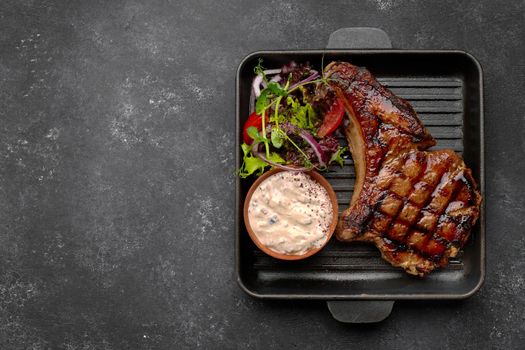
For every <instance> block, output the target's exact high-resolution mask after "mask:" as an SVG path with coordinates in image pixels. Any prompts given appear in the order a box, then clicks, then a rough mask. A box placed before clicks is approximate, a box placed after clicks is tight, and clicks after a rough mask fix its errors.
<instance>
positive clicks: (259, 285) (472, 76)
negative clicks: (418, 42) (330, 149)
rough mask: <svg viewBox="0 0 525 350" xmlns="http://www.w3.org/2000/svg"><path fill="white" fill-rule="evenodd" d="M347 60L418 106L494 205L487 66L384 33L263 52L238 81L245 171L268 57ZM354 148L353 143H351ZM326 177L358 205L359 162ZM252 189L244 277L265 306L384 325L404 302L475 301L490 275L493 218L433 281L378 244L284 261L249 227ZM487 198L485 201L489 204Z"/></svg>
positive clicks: (243, 236)
mask: <svg viewBox="0 0 525 350" xmlns="http://www.w3.org/2000/svg"><path fill="white" fill-rule="evenodd" d="M323 55H324V62H325V63H329V62H331V61H333V60H347V61H350V62H351V63H353V64H356V65H361V66H365V67H367V68H368V69H369V70H370V71H371V72H372V73H373V74H374V75H375V76H376V77H377V78H378V79H379V81H381V82H382V83H383V84H385V85H387V86H388V87H389V88H390V89H391V90H393V91H394V93H396V94H398V95H399V96H401V97H403V98H405V99H407V100H409V101H410V102H411V103H412V105H413V106H414V108H415V109H416V111H417V112H418V114H419V116H420V117H421V119H422V120H423V122H424V123H425V125H426V126H427V127H428V128H429V130H430V132H431V133H432V135H433V136H434V137H435V138H436V139H437V141H438V144H437V146H435V147H434V148H433V149H443V148H452V149H454V150H455V151H456V152H458V153H459V154H461V155H462V156H463V158H464V159H465V162H466V164H467V165H468V166H469V167H470V168H471V169H472V171H473V175H474V178H475V179H476V181H477V182H478V184H479V188H480V191H481V194H482V195H483V196H484V193H485V185H484V154H483V76H482V71H481V66H480V65H479V63H478V61H477V60H476V59H475V58H474V57H472V56H471V55H470V54H468V53H465V52H463V51H451V50H447V51H443V50H439V51H436V50H425V51H421V50H394V49H392V45H391V43H390V39H389V37H388V36H387V34H386V33H385V32H383V31H382V30H380V29H377V28H344V29H340V30H338V31H336V32H334V33H332V35H331V36H330V39H329V41H328V48H327V49H326V50H313V51H261V52H255V53H252V54H250V55H248V56H247V57H246V58H244V59H243V61H242V62H241V64H240V66H239V69H238V72H237V121H236V136H237V138H236V145H235V146H236V166H237V167H239V165H240V161H241V158H240V154H239V152H240V151H239V150H240V147H239V145H240V142H242V141H241V133H240V130H241V126H242V125H243V123H244V121H245V120H246V118H247V116H248V114H249V113H248V109H249V107H248V104H249V94H250V86H251V82H252V79H253V67H254V66H255V65H256V64H257V61H258V59H259V58H263V60H264V65H265V66H266V67H279V66H280V65H282V64H284V63H287V62H289V61H291V60H295V61H297V62H301V61H309V62H310V63H312V64H314V65H315V66H317V67H320V65H321V59H322V57H323ZM341 142H342V143H343V144H345V140H344V139H343V138H341ZM332 170H333V172H330V173H328V174H326V175H325V177H326V178H327V179H328V180H329V182H330V183H331V184H332V186H333V187H334V189H335V191H336V194H337V197H338V200H339V209H340V210H341V211H342V210H344V209H345V208H346V207H347V206H348V204H349V202H350V198H351V196H352V189H353V184H354V181H355V173H354V167H353V162H352V160H351V158H349V159H348V160H346V161H345V165H344V167H343V168H339V167H333V169H332ZM251 182H252V181H249V180H240V179H237V182H236V217H235V220H236V232H235V235H236V244H235V252H236V254H235V256H236V274H237V281H238V283H239V285H240V287H241V288H242V289H243V290H244V291H245V292H246V293H248V294H249V295H251V296H253V297H257V298H264V299H321V300H326V301H327V303H328V308H329V310H330V312H331V313H332V315H333V316H334V318H335V319H337V320H339V321H341V322H349V323H369V322H378V321H381V320H383V319H385V318H386V317H388V315H389V314H390V312H391V310H392V307H393V304H394V301H395V300H407V299H419V300H421V299H434V300H436V299H463V298H467V297H469V296H471V295H472V294H474V293H475V292H476V291H477V290H478V289H479V288H480V287H481V284H482V283H483V280H484V276H485V214H484V204H482V208H481V214H480V219H479V221H478V223H477V224H476V226H475V227H474V229H473V231H472V236H471V239H470V240H469V242H468V243H467V244H466V246H465V247H464V250H463V253H462V254H461V255H460V256H459V257H458V258H456V259H453V260H452V261H451V262H450V264H449V266H448V267H447V268H444V269H441V270H439V271H435V272H433V273H431V274H430V275H429V276H428V277H426V278H423V279H422V278H417V277H412V276H409V275H407V274H406V273H405V272H404V271H402V270H401V269H397V268H393V267H391V266H390V265H389V264H388V263H386V262H385V261H383V260H382V259H381V256H380V253H379V251H378V250H377V249H376V248H375V247H373V246H370V245H365V244H347V243H341V242H338V241H337V240H336V239H332V240H331V241H330V243H329V244H328V245H327V246H326V247H325V248H324V249H323V250H322V251H321V252H319V253H317V254H316V255H314V256H312V257H310V258H308V259H305V260H302V261H295V262H291V261H279V260H276V259H273V258H271V257H269V256H266V255H265V254H264V253H262V252H261V251H260V250H258V249H257V248H256V247H255V245H254V244H253V243H252V241H251V240H250V238H249V237H248V234H247V232H246V229H245V226H244V222H243V220H242V208H243V204H244V197H245V195H246V192H247V191H248V189H249V187H250V185H251ZM484 198H485V196H484Z"/></svg>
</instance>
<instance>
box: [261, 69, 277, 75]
mask: <svg viewBox="0 0 525 350" xmlns="http://www.w3.org/2000/svg"><path fill="white" fill-rule="evenodd" d="M263 73H264V74H265V75H272V74H279V73H281V69H280V68H277V69H266V70H263Z"/></svg>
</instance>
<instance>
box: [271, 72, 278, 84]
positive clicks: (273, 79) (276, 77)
mask: <svg viewBox="0 0 525 350" xmlns="http://www.w3.org/2000/svg"><path fill="white" fill-rule="evenodd" d="M270 81H274V82H276V83H278V82H280V81H281V76H280V75H279V74H277V75H276V76H274V77H273V78H272V79H270Z"/></svg>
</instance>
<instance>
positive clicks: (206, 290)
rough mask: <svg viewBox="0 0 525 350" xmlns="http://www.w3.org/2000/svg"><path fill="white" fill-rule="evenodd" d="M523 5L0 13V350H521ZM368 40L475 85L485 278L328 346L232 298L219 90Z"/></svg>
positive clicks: (49, 6)
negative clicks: (274, 54) (372, 34)
mask: <svg viewBox="0 0 525 350" xmlns="http://www.w3.org/2000/svg"><path fill="white" fill-rule="evenodd" d="M524 10H525V2H524V1H488V0H485V1H464V2H462V3H461V4H459V3H456V1H435V2H432V3H430V2H427V1H396V0H377V1H362V2H359V3H357V2H356V3H350V2H346V1H326V2H325V3H324V4H323V3H321V2H320V1H297V2H290V1H230V2H224V3H222V2H219V1H186V2H183V1H144V2H139V1H127V2H124V1H112V2H101V1H64V2H60V3H59V2H56V3H55V2H51V1H2V2H1V3H0V348H2V349H47V348H52V349H56V348H65V349H126V348H131V349H138V348H141V349H142V348H143V349H180V348H196V347H202V348H208V349H210V348H235V347H239V348H291V349H294V348H298V349H300V348H320V347H321V346H322V347H323V348H325V349H337V348H343V347H344V348H368V349H377V348H389V347H391V348H395V349H406V348H423V347H427V348H436V349H438V348H439V349H442V348H447V347H448V348H460V347H461V348H476V349H486V348H492V349H496V348H501V349H510V348H514V349H517V348H520V347H521V348H523V346H524V345H525V311H524V309H525V297H524V286H525V277H524V276H525V274H524V269H525V255H524V254H525V249H524V248H525V236H524V235H523V227H524V222H525V221H524V220H525V219H524V217H525V190H524V188H523V184H522V180H523V177H524V176H523V174H524V173H525V167H524V165H523V164H524V162H523V160H522V158H523V156H524V155H523V154H524V153H525V133H524V131H523V128H524V127H525V125H524V124H525V123H524V121H525V97H524V91H525V89H524V88H525V84H524V80H525V66H524V57H525V44H524V39H525V36H524V26H523V23H524V21H525V15H524V13H525V11H524ZM350 26H376V27H380V28H382V29H384V30H385V31H386V32H387V33H389V35H390V37H391V39H392V42H393V45H394V47H397V48H412V49H463V50H466V51H469V52H471V53H472V54H474V55H475V56H476V57H477V58H478V59H479V60H480V62H481V64H482V66H483V68H484V71H485V83H486V90H485V96H486V152H487V154H486V160H487V169H486V171H487V196H486V198H485V199H486V204H487V253H488V258H487V268H488V271H487V278H486V283H485V285H484V286H483V288H482V289H481V291H480V292H479V293H477V294H476V295H475V296H474V297H472V298H470V299H468V300H466V301H464V302H447V303H438V302H399V303H396V304H395V307H394V311H393V313H392V315H391V317H390V318H389V319H387V320H386V321H385V322H383V323H381V324H378V325H373V326H345V325H342V324H339V323H337V322H336V321H335V320H333V319H332V317H331V316H330V314H329V312H328V310H327V308H326V305H325V303H323V302H262V301H258V300H254V299H252V298H250V297H248V296H247V295H245V294H244V293H243V292H242V291H241V290H240V289H239V288H238V286H237V284H236V283H235V280H234V271H233V268H234V263H233V245H234V236H233V227H234V222H233V213H234V208H233V197H234V184H233V181H234V178H233V176H232V173H233V170H234V169H233V166H234V165H233V152H234V149H233V148H234V147H233V142H234V141H233V136H234V109H235V104H234V80H235V70H236V67H237V65H238V63H239V62H240V60H241V59H242V57H244V56H245V55H246V54H248V53H250V52H252V51H255V50H260V49H304V48H323V47H324V46H325V45H326V42H327V39H328V36H329V34H330V33H331V32H333V31H334V30H336V29H338V28H340V27H350Z"/></svg>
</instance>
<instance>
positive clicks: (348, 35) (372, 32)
mask: <svg viewBox="0 0 525 350" xmlns="http://www.w3.org/2000/svg"><path fill="white" fill-rule="evenodd" d="M326 48H327V49H391V48H392V42H391V41H390V38H389V37H388V34H387V33H385V32H384V31H383V30H382V29H379V28H371V27H352V28H341V29H338V30H336V31H335V32H333V33H332V34H330V38H328V45H327V46H326Z"/></svg>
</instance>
